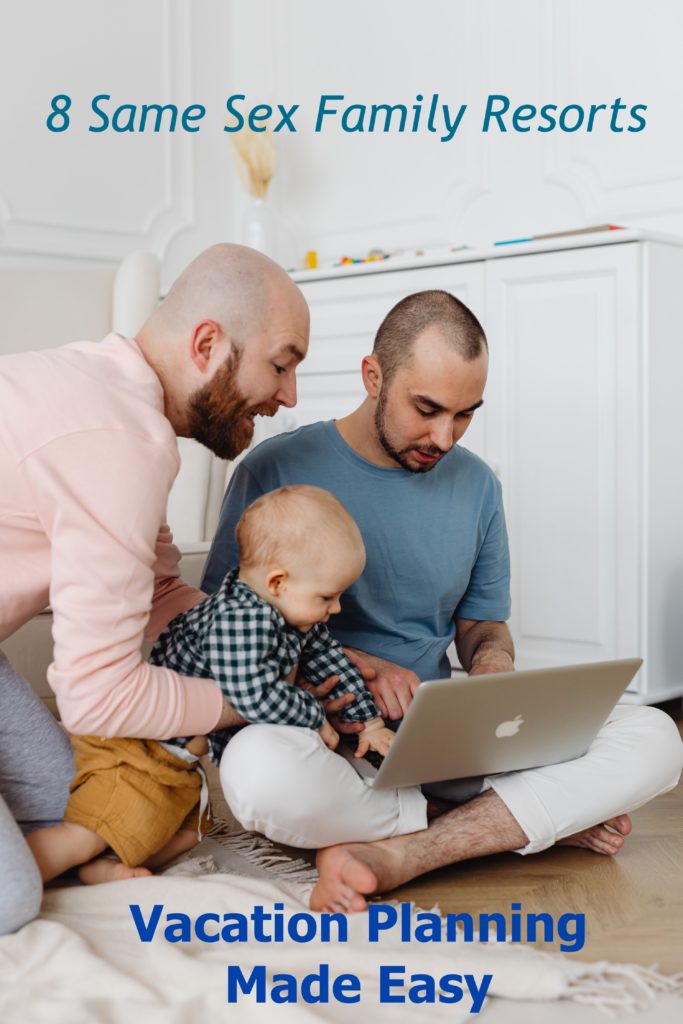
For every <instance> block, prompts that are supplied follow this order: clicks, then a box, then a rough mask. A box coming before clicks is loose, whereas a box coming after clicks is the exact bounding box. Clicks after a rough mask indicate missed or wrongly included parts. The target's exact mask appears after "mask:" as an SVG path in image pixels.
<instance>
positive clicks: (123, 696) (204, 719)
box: [48, 659, 233, 739]
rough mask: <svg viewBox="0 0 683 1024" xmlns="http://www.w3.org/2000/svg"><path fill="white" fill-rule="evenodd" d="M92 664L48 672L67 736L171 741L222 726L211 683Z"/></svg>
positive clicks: (143, 667) (151, 669)
mask: <svg viewBox="0 0 683 1024" xmlns="http://www.w3.org/2000/svg"><path fill="white" fill-rule="evenodd" d="M93 660H94V659H87V660H86V659H84V660H83V661H82V662H80V663H79V664H78V667H76V666H75V665H73V664H69V666H68V668H62V667H60V665H59V663H55V662H53V664H52V665H51V666H50V669H49V670H48V680H49V682H50V685H51V686H52V689H53V690H54V692H55V694H56V697H57V706H58V708H59V712H60V715H61V718H62V721H63V722H64V725H65V726H66V728H67V729H68V730H69V732H73V733H80V734H83V733H84V734H87V735H95V736H139V737H143V738H146V739H170V738H172V737H173V736H187V735H194V734H197V733H206V732H210V731H211V730H213V729H215V728H218V727H219V723H220V722H222V721H223V718H222V717H220V716H221V711H222V708H223V701H222V697H221V694H220V691H219V690H218V687H217V686H216V684H215V683H214V682H213V680H209V679H189V678H187V677H185V676H181V675H178V674H177V673H176V672H173V671H171V670H170V669H167V668H161V667H157V666H153V665H150V664H148V663H147V662H144V661H142V660H140V661H139V662H138V664H137V665H135V664H133V665H131V666H130V668H126V669H123V667H122V666H121V664H120V663H118V664H117V663H114V664H110V665H106V666H105V665H97V667H96V666H95V664H93ZM223 714H225V711H224V710H223ZM230 724H233V723H230Z"/></svg>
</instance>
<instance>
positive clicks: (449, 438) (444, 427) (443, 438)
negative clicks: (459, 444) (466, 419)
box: [429, 422, 456, 452]
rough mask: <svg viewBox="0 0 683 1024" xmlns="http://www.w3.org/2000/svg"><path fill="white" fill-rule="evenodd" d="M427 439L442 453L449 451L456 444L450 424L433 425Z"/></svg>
mask: <svg viewBox="0 0 683 1024" xmlns="http://www.w3.org/2000/svg"><path fill="white" fill-rule="evenodd" d="M429 439H430V441H431V443H432V444H433V445H435V446H436V447H437V448H440V449H441V451H442V452H448V451H450V450H451V448H452V447H453V445H454V444H455V442H456V437H455V430H454V427H453V424H452V423H450V422H447V423H439V424H434V426H433V428H432V430H431V431H430V435H429Z"/></svg>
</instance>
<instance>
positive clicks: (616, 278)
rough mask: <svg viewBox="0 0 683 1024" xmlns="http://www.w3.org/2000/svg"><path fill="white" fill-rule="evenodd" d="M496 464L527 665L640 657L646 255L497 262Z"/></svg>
mask: <svg viewBox="0 0 683 1024" xmlns="http://www.w3.org/2000/svg"><path fill="white" fill-rule="evenodd" d="M486 273H487V278H486V290H487V291H486V293H487V308H486V318H485V324H486V327H487V332H488V335H489V343H490V349H491V370H490V376H489V386H488V393H487V404H488V410H487V412H488V422H487V428H488V434H487V453H488V456H489V460H490V462H491V463H492V465H494V467H496V468H497V470H498V472H499V474H500V477H501V480H502V483H503V490H504V496H505V506H506V515H507V521H508V530H509V535H510V550H511V560H512V598H513V612H512V619H511V628H512V632H513V636H514V639H515V644H516V647H517V651H518V665H519V666H520V667H523V668H533V667H538V666H541V665H548V664H557V663H562V662H564V663H567V662H578V661H591V660H601V659H604V658H613V657H621V656H630V655H637V654H638V653H639V650H640V649H641V637H640V635H639V614H638V611H639V607H638V599H639V598H638V587H639V576H638V564H639V543H640V537H639V531H638V525H639V524H638V519H639V506H640V499H639V493H640V487H639V481H640V475H641V462H642V459H641V437H640V434H641V433H642V426H641V423H640V409H641V407H642V402H641V399H640V397H639V394H640V393H639V358H640V356H639V348H640V341H639V339H640V296H639V283H640V247H639V245H638V243H630V244H622V245H612V246H605V247H602V248H592V249H591V248H586V249H579V250H573V251H568V252H556V253H547V254H539V255H534V256H523V257H515V258H508V259H500V260H492V261H490V262H489V263H488V264H487V271H486Z"/></svg>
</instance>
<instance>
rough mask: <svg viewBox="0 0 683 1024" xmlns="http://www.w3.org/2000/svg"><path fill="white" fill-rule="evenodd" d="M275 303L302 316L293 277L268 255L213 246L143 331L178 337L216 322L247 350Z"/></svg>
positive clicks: (178, 282)
mask: <svg viewBox="0 0 683 1024" xmlns="http://www.w3.org/2000/svg"><path fill="white" fill-rule="evenodd" d="M274 303H278V304H280V305H282V304H285V305H291V306H292V307H294V308H296V307H298V308H299V309H300V310H303V308H305V305H306V304H305V302H304V300H303V296H302V295H301V292H300V291H299V289H298V288H297V286H296V285H295V284H294V282H293V281H292V280H291V278H290V277H289V275H288V274H286V273H285V271H284V270H283V269H282V267H280V266H278V264H277V263H275V262H274V261H273V260H271V259H269V258H268V257H267V256H264V255H263V253H260V252H257V251H256V249H249V248H247V246H244V245H231V244H229V243H222V244H220V245H212V246H211V247H210V248H209V249H205V250H204V252H202V253H200V254H199V256H197V257H196V259H194V260H193V261H192V263H190V264H189V266H188V267H186V268H185V270H184V271H183V272H182V274H181V275H180V277H179V278H178V279H177V280H176V281H175V282H174V283H173V285H172V286H171V288H170V290H169V292H168V294H167V295H166V297H165V298H164V299H163V300H162V302H161V303H160V304H159V306H158V307H157V309H156V310H155V312H154V313H153V314H152V316H151V317H150V318H149V320H148V321H147V324H145V327H144V328H143V330H145V329H148V328H152V329H154V330H155V331H161V332H163V333H164V334H165V335H166V336H176V337H177V336H179V335H184V334H186V333H187V332H188V331H189V330H191V329H192V328H193V326H194V325H195V324H196V323H198V322H200V321H201V320H215V321H216V323H217V324H219V325H220V327H221V328H222V330H223V331H224V332H225V333H226V334H227V335H229V336H230V338H231V339H232V340H233V342H234V343H235V344H236V345H237V346H238V347H242V345H243V344H244V342H245V341H246V339H247V337H248V336H249V334H250V333H251V332H252V331H253V330H254V329H255V327H257V326H258V324H259V322H260V321H261V320H263V319H264V317H265V316H266V315H267V314H268V313H269V311H270V310H271V308H272V306H273V304H274Z"/></svg>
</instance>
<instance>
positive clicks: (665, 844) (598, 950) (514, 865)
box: [212, 709, 683, 973]
mask: <svg viewBox="0 0 683 1024" xmlns="http://www.w3.org/2000/svg"><path fill="white" fill-rule="evenodd" d="M669 710H671V709H669ZM672 713H673V714H674V717H675V718H676V719H677V721H678V724H679V729H681V730H682V734H683V716H682V715H681V713H680V711H679V710H673V711H672ZM212 789H213V787H212ZM219 813H220V810H219ZM632 818H633V826H634V827H633V832H632V834H631V836H630V837H629V838H628V840H627V842H626V844H625V846H624V848H623V850H622V851H621V852H620V853H619V854H618V855H617V856H616V857H603V856H601V855H599V854H595V853H590V852H589V851H587V850H581V849H572V848H569V847H555V848H554V849H552V850H548V851H546V852H545V853H541V854H536V855H535V856H529V857H520V856H519V855H517V854H500V855H498V856H495V857H486V858H479V859H477V860H471V861H466V862H464V863H461V864H456V865H453V866H451V867H448V868H442V869H441V870H439V871H434V872H432V873H431V874H429V875H425V876H423V877H422V878H420V879H417V880H415V881H414V882H411V883H410V884H409V885H405V886H402V887H401V888H400V889H396V890H394V891H393V892H391V893H386V894H385V896H386V897H388V898H393V899H398V900H407V901H408V900H413V901H414V902H415V903H416V904H417V905H418V906H419V907H422V908H424V909H427V910H428V909H430V908H431V907H433V906H434V905H435V904H438V905H439V906H440V908H441V910H442V912H444V913H445V912H448V911H451V912H455V911H458V912H467V913H471V914H479V913H481V912H489V913H491V912H494V911H498V912H499V913H504V914H507V915H509V913H510V909H511V908H510V905H511V903H513V902H516V903H521V905H522V911H523V912H524V913H528V912H533V913H541V912H546V913H550V914H552V915H553V917H554V918H555V920H557V918H558V917H559V916H560V915H561V914H563V913H584V914H585V915H586V943H585V946H584V948H583V950H582V951H581V952H577V953H575V954H572V956H576V957H578V958H581V959H585V960H600V959H609V960H613V961H620V962H630V963H638V964H644V965H650V964H654V963H657V964H659V967H660V969H661V970H662V971H664V972H666V973H674V972H677V971H681V970H683V782H682V783H680V784H679V786H678V787H677V789H675V790H674V791H672V792H671V793H667V794H665V795H664V796H662V797H659V798H658V799H656V800H654V801H652V802H651V803H650V804H648V805H647V806H645V807H643V808H641V809H640V810H639V811H636V812H634V814H633V815H632ZM536 945H538V946H539V947H540V948H545V949H549V950H558V949H559V946H558V945H557V944H554V945H545V944H544V943H541V942H539V943H536Z"/></svg>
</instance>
